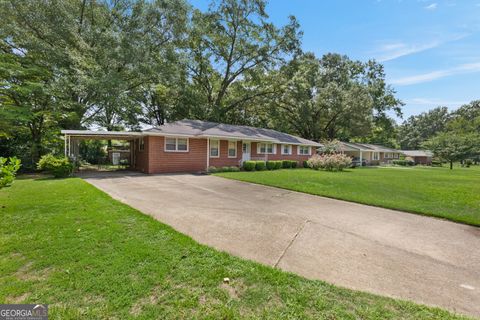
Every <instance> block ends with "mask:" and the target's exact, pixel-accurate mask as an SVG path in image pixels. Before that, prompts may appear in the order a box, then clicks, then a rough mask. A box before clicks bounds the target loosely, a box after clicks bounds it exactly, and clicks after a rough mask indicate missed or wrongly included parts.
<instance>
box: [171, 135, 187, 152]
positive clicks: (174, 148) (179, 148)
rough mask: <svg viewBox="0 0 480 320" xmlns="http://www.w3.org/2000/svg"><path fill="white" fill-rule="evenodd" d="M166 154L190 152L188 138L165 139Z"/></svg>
mask: <svg viewBox="0 0 480 320" xmlns="http://www.w3.org/2000/svg"><path fill="white" fill-rule="evenodd" d="M165 151H166V152H188V139H187V138H165Z"/></svg>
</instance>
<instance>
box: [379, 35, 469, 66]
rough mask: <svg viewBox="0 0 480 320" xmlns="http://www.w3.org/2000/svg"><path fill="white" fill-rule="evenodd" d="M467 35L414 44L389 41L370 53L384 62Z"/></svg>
mask: <svg viewBox="0 0 480 320" xmlns="http://www.w3.org/2000/svg"><path fill="white" fill-rule="evenodd" d="M467 36H469V34H467V33H464V34H457V35H454V36H451V37H449V38H445V37H444V38H443V39H441V38H439V39H435V40H432V41H430V42H427V41H425V40H423V41H421V42H419V43H414V44H408V43H405V42H403V41H397V42H389V43H384V44H382V45H380V46H379V47H378V48H377V49H376V50H375V51H374V52H372V53H373V55H374V56H376V57H377V60H378V61H380V62H385V61H390V60H394V59H397V58H400V57H403V56H407V55H410V54H414V53H418V52H422V51H425V50H429V49H433V48H436V47H438V46H441V45H443V44H445V43H447V42H451V41H457V40H461V39H463V38H465V37H467Z"/></svg>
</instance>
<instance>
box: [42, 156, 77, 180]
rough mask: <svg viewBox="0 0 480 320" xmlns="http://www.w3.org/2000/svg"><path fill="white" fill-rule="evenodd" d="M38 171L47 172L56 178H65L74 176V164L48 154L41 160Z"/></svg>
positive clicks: (64, 158) (63, 158)
mask: <svg viewBox="0 0 480 320" xmlns="http://www.w3.org/2000/svg"><path fill="white" fill-rule="evenodd" d="M37 169H38V170H45V171H46V172H48V173H50V174H52V175H53V176H54V177H55V178H63V177H68V176H69V175H71V174H72V172H73V164H72V163H71V162H70V160H68V158H66V157H55V156H54V155H53V154H47V155H44V156H42V157H41V158H40V161H38V164H37Z"/></svg>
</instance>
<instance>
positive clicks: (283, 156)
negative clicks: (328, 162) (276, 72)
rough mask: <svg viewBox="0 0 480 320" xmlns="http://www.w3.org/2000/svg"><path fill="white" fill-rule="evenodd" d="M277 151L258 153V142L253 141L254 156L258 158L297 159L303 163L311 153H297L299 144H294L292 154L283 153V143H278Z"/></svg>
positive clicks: (313, 150)
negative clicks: (265, 153) (274, 152)
mask: <svg viewBox="0 0 480 320" xmlns="http://www.w3.org/2000/svg"><path fill="white" fill-rule="evenodd" d="M276 146H277V153H276V154H267V155H264V154H258V153H257V143H256V142H252V153H251V155H252V158H253V160H256V158H259V159H260V158H262V159H263V158H265V159H266V160H295V161H297V162H299V164H300V165H301V164H303V161H306V160H308V158H310V157H311V155H299V154H297V146H295V145H292V154H290V155H289V154H282V145H281V144H277V145H276ZM311 154H312V155H313V154H315V147H311Z"/></svg>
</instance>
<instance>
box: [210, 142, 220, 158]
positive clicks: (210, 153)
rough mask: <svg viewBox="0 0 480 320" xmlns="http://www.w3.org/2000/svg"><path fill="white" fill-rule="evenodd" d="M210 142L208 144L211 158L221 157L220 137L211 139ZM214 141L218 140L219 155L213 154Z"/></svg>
mask: <svg viewBox="0 0 480 320" xmlns="http://www.w3.org/2000/svg"><path fill="white" fill-rule="evenodd" d="M209 140H210V143H209V146H208V156H209V157H210V158H220V139H209ZM212 141H218V155H216V156H212Z"/></svg>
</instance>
